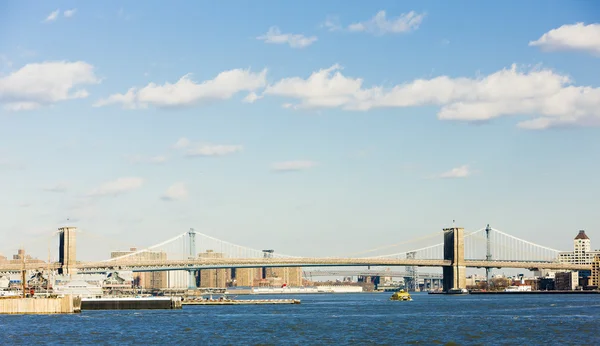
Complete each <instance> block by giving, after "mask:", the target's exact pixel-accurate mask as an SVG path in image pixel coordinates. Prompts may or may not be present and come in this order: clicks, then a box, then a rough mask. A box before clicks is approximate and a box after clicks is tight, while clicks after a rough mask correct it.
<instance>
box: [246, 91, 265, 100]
mask: <svg viewBox="0 0 600 346" xmlns="http://www.w3.org/2000/svg"><path fill="white" fill-rule="evenodd" d="M261 98H262V96H258V95H257V94H256V93H255V92H254V91H252V92H250V93H249V94H248V95H247V96H246V97H244V100H243V101H244V102H246V103H254V102H256V100H258V99H261Z"/></svg>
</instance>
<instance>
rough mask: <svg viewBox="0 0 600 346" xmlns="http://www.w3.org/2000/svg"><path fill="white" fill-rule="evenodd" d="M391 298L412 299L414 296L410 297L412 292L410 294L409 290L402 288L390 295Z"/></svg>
mask: <svg viewBox="0 0 600 346" xmlns="http://www.w3.org/2000/svg"><path fill="white" fill-rule="evenodd" d="M390 300H402V301H411V300H412V298H411V297H410V294H408V292H406V291H404V290H400V291H397V292H394V294H392V296H391V297H390Z"/></svg>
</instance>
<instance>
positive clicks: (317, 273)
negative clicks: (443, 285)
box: [304, 269, 442, 279]
mask: <svg viewBox="0 0 600 346" xmlns="http://www.w3.org/2000/svg"><path fill="white" fill-rule="evenodd" d="M304 274H305V275H306V276H308V277H321V276H387V277H392V278H403V277H408V276H410V273H408V272H403V271H396V270H329V269H328V270H304ZM417 277H418V278H419V279H442V273H420V272H417Z"/></svg>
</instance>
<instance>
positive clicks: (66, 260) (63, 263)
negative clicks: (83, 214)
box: [58, 227, 77, 275]
mask: <svg viewBox="0 0 600 346" xmlns="http://www.w3.org/2000/svg"><path fill="white" fill-rule="evenodd" d="M76 231H77V227H61V228H59V229H58V232H59V235H58V237H59V239H58V261H59V262H60V268H59V269H58V273H59V274H63V275H70V274H75V271H76V269H75V268H73V266H74V265H75V263H76V262H77V253H76V248H77V242H76V238H75V232H76Z"/></svg>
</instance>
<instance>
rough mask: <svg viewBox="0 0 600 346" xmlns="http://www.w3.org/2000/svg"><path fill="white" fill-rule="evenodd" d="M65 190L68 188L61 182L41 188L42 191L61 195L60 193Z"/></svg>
mask: <svg viewBox="0 0 600 346" xmlns="http://www.w3.org/2000/svg"><path fill="white" fill-rule="evenodd" d="M67 188H68V184H67V183H64V182H61V183H56V184H54V185H49V186H46V187H44V188H42V190H44V191H48V192H57V193H62V192H67Z"/></svg>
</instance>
